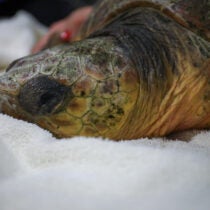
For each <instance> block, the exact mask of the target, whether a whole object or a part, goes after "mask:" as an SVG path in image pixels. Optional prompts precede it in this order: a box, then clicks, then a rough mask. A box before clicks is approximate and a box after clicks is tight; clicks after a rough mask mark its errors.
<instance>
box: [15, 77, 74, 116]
mask: <svg viewBox="0 0 210 210" xmlns="http://www.w3.org/2000/svg"><path fill="white" fill-rule="evenodd" d="M69 90H70V89H69V88H68V87H66V86H65V85H62V84H59V83H58V82H56V81H55V80H53V79H50V78H48V77H47V76H40V77H36V78H33V79H31V80H29V81H28V82H27V83H26V84H25V85H24V86H23V87H22V88H21V90H20V94H19V97H18V99H19V103H20V106H21V107H22V108H23V109H25V110H26V111H27V112H29V113H31V114H34V115H44V114H50V113H53V112H55V111H56V110H57V108H58V107H59V106H60V105H61V104H62V103H63V101H64V99H65V98H66V96H67V95H68V92H69Z"/></svg>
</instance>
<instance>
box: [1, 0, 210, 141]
mask: <svg viewBox="0 0 210 210" xmlns="http://www.w3.org/2000/svg"><path fill="white" fill-rule="evenodd" d="M209 8H210V1H209V0H202V1H199V3H198V2H196V1H195V0H191V1H189V0H188V1H187V0H185V1H184V0H179V1H178V0H177V1H176V0H174V1H172V0H170V1H169V0H168V1H167V0H162V1H161V0H152V1H133V0H131V1H128V0H127V1H126V0H121V1H119V0H115V1H110V0H104V1H101V2H100V3H98V4H96V6H95V8H94V11H93V13H92V14H91V16H90V18H89V19H88V21H87V23H86V24H85V25H84V27H83V28H82V29H81V32H80V34H79V35H78V37H77V38H76V40H77V41H76V40H75V41H74V42H72V43H70V44H63V45H58V46H55V47H52V48H49V49H46V50H44V51H42V52H40V53H38V54H35V55H31V56H28V57H24V58H21V59H19V60H16V61H14V62H13V63H12V64H11V65H10V66H9V67H8V69H7V71H6V72H5V74H4V75H2V76H1V77H0V109H1V111H2V112H3V113H6V114H8V115H11V116H14V117H16V118H20V119H24V120H27V121H29V122H33V123H36V124H38V125H39V126H41V127H43V128H45V129H47V130H49V131H51V132H52V133H53V134H54V135H55V136H57V137H60V138H62V137H72V136H76V135H80V136H102V137H105V138H110V139H114V140H122V139H137V138H141V137H157V136H165V135H167V134H169V133H171V132H176V131H181V130H186V129H192V128H197V129H202V128H209V127H210V78H209V76H210V35H209V32H210V28H209V20H210V19H209V18H210V17H209V11H210V10H209Z"/></svg>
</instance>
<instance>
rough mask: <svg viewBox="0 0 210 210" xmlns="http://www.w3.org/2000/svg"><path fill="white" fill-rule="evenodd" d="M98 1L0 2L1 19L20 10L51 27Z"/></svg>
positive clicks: (13, 0) (46, 0)
mask: <svg viewBox="0 0 210 210" xmlns="http://www.w3.org/2000/svg"><path fill="white" fill-rule="evenodd" d="M95 2H96V0H0V18H4V17H10V16H13V15H14V14H15V13H16V12H17V11H18V10H25V11H27V12H29V13H31V14H32V15H33V16H34V17H35V18H36V19H37V20H39V21H40V22H41V23H42V24H44V25H46V26H49V25H51V24H52V23H53V22H55V21H58V20H60V19H62V18H64V17H66V16H67V15H69V14H70V13H71V12H72V11H73V10H75V9H77V8H79V7H83V6H87V5H93V4H94V3H95Z"/></svg>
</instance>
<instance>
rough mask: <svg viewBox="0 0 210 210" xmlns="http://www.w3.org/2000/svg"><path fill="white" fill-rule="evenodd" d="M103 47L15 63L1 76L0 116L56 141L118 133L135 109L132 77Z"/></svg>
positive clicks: (83, 45) (47, 53)
mask: <svg viewBox="0 0 210 210" xmlns="http://www.w3.org/2000/svg"><path fill="white" fill-rule="evenodd" d="M104 43H105V42H104V41H103V40H101V39H100V41H98V42H97V40H86V41H81V42H75V43H74V44H72V45H60V46H57V47H54V48H50V49H47V50H44V51H42V52H40V53H38V54H35V55H31V56H28V57H24V58H21V59H19V60H16V61H14V62H13V63H12V64H11V65H10V66H9V67H8V68H7V70H6V72H5V73H4V74H3V75H1V76H0V110H1V112H3V113H6V114H8V115H11V116H14V117H16V118H20V119H24V120H26V121H30V122H33V123H36V124H38V125H40V126H41V127H43V128H46V129H47V130H50V131H51V132H52V133H54V134H55V135H56V136H58V137H70V136H75V135H85V136H107V135H106V133H108V132H109V131H110V129H112V130H114V128H116V126H117V127H118V128H120V127H121V126H122V125H123V122H124V121H125V120H124V118H126V117H127V115H128V113H129V110H130V108H131V107H132V104H134V103H135V97H136V89H137V88H136V83H134V82H133V81H134V80H135V79H136V75H135V74H134V73H132V72H129V71H130V70H129V69H128V68H127V66H126V65H128V64H126V63H125V61H124V60H123V57H122V55H121V54H120V53H119V52H117V51H116V52H112V48H113V46H112V42H110V43H111V44H110V43H109V45H108V46H107V47H106V46H105V47H104V45H105V44H104ZM107 43H108V42H106V44H107ZM107 51H109V52H111V53H107ZM114 67H115V68H114ZM135 88H136V89H135ZM132 91H134V92H135V94H132Z"/></svg>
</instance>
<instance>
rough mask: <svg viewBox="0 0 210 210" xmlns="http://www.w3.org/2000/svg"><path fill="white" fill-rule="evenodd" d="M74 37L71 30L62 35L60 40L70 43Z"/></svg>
mask: <svg viewBox="0 0 210 210" xmlns="http://www.w3.org/2000/svg"><path fill="white" fill-rule="evenodd" d="M71 37H72V32H71V31H70V30H68V29H67V30H65V31H63V32H61V33H60V38H61V40H62V41H63V42H69V41H70V40H71Z"/></svg>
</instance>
